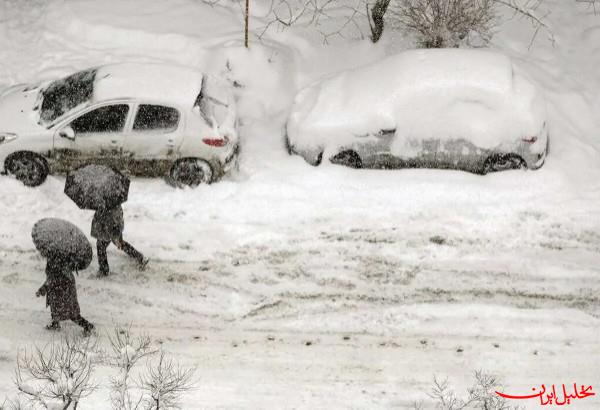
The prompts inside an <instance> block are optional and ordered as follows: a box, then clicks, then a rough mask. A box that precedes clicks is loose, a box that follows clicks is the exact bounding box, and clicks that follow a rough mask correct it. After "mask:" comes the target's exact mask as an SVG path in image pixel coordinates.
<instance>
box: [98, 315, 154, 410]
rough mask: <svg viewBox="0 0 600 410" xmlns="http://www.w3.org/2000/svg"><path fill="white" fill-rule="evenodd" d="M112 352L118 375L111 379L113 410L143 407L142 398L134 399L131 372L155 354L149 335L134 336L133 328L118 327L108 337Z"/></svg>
mask: <svg viewBox="0 0 600 410" xmlns="http://www.w3.org/2000/svg"><path fill="white" fill-rule="evenodd" d="M108 340H109V342H110V347H111V350H112V353H113V354H112V364H113V366H115V367H117V369H118V374H117V375H116V376H115V377H113V378H112V379H111V390H112V392H111V395H110V400H111V404H112V408H113V409H119V410H135V409H139V408H141V406H142V399H143V397H142V396H139V397H137V398H134V397H133V395H132V393H131V371H132V369H133V368H134V366H135V365H136V364H137V363H138V362H139V361H140V360H141V359H143V358H144V357H147V356H150V355H152V354H154V353H155V351H153V350H152V346H151V345H152V340H151V339H150V337H149V336H147V335H141V336H133V335H132V333H131V327H130V326H129V327H126V328H124V327H120V326H116V327H115V328H114V330H113V332H112V333H111V334H109V335H108Z"/></svg>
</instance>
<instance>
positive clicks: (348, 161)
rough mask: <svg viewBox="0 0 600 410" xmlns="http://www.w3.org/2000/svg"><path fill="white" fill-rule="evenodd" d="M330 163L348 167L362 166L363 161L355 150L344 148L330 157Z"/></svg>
mask: <svg viewBox="0 0 600 410" xmlns="http://www.w3.org/2000/svg"><path fill="white" fill-rule="evenodd" d="M330 161H331V163H333V164H339V165H345V166H347V167H350V168H362V167H363V163H362V159H361V158H360V156H359V155H358V154H357V153H356V151H352V150H346V151H342V152H340V153H338V154H336V155H334V156H333V157H331V159H330Z"/></svg>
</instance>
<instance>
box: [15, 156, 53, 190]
mask: <svg viewBox="0 0 600 410" xmlns="http://www.w3.org/2000/svg"><path fill="white" fill-rule="evenodd" d="M6 170H7V171H8V173H9V174H10V175H13V176H14V177H15V178H16V179H17V180H19V181H21V182H22V183H23V185H25V186H29V187H36V186H39V185H41V184H43V183H44V181H45V180H46V178H47V177H48V172H49V170H48V164H47V163H46V161H45V160H44V159H43V158H42V157H40V156H38V155H35V154H19V155H14V156H12V157H9V158H8V159H7V161H6Z"/></svg>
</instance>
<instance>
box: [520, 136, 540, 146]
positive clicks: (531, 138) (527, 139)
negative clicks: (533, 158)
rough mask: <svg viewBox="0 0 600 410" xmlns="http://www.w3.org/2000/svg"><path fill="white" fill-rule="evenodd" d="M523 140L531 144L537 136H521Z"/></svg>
mask: <svg viewBox="0 0 600 410" xmlns="http://www.w3.org/2000/svg"><path fill="white" fill-rule="evenodd" d="M522 141H523V142H526V143H528V144H533V143H534V142H536V141H537V137H536V136H533V137H527V138H523V139H522Z"/></svg>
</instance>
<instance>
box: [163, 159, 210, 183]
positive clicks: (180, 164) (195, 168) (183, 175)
mask: <svg viewBox="0 0 600 410" xmlns="http://www.w3.org/2000/svg"><path fill="white" fill-rule="evenodd" d="M169 176H170V179H171V181H172V182H173V184H174V185H175V186H176V187H178V188H185V187H190V188H195V187H197V186H198V185H201V184H210V183H211V182H212V179H213V169H212V167H211V166H210V164H209V163H208V162H207V161H205V160H203V159H199V158H186V159H182V160H179V161H177V162H176V163H175V164H174V165H173V166H172V167H171V172H170V173H169Z"/></svg>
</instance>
